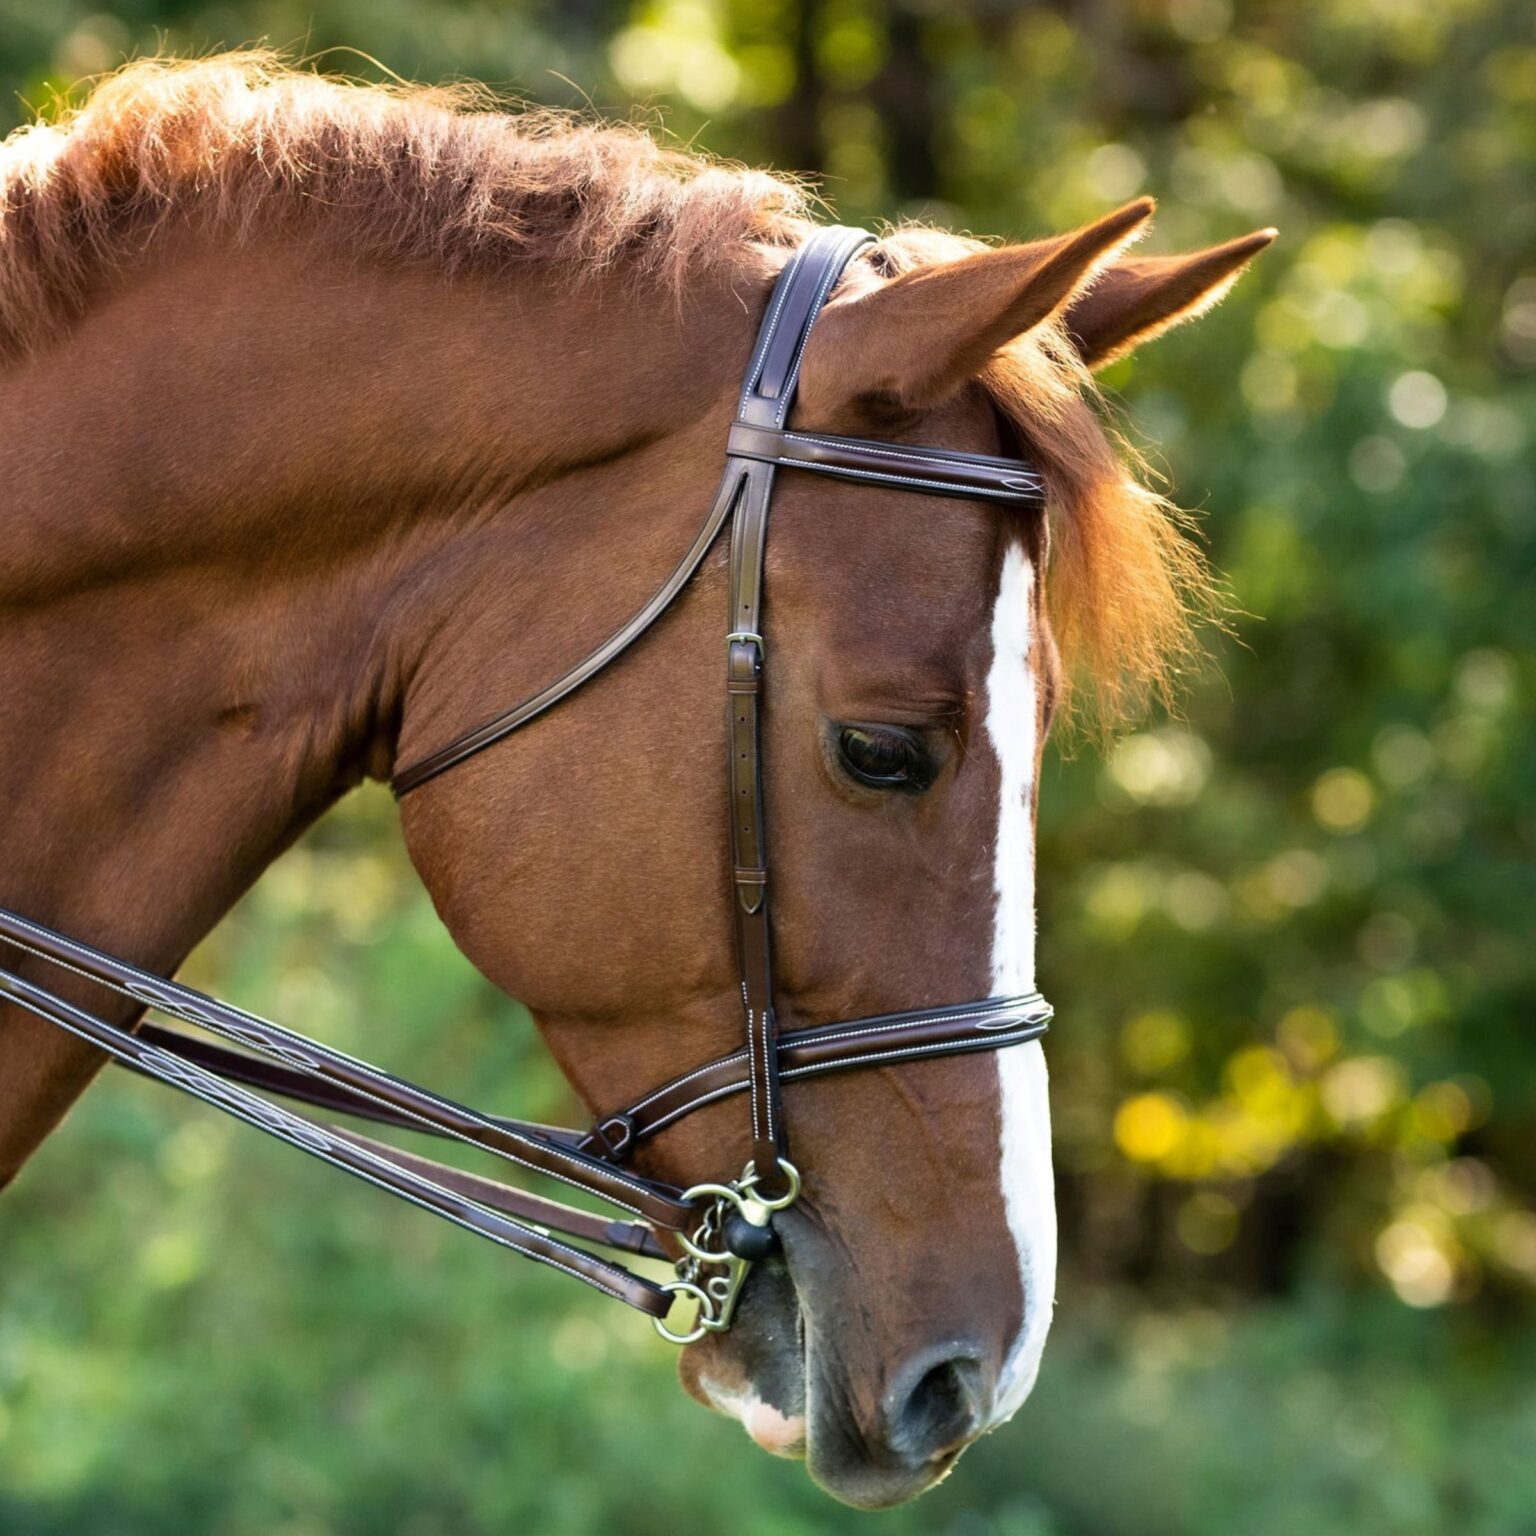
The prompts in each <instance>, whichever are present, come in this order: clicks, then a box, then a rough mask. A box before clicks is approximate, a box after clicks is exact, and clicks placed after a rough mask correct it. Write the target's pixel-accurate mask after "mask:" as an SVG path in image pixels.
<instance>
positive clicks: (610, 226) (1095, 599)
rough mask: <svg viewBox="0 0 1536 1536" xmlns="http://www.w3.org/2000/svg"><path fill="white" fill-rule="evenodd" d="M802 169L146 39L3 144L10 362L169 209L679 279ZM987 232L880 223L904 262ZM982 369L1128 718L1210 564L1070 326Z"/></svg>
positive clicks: (341, 241) (1089, 671) (52, 332)
mask: <svg viewBox="0 0 1536 1536" xmlns="http://www.w3.org/2000/svg"><path fill="white" fill-rule="evenodd" d="M810 202H811V199H810V197H809V195H808V193H807V192H806V191H805V189H804V188H803V187H802V186H801V185H800V184H799V183H797V182H795V181H794V180H792V179H790V178H787V177H784V176H780V175H776V174H773V173H770V172H766V171H760V170H752V169H748V168H745V167H742V166H737V165H731V164H727V163H724V162H721V161H718V160H715V159H712V158H710V157H708V156H705V155H702V154H699V153H695V152H692V151H684V150H678V149H673V148H668V147H665V146H663V145H661V144H659V143H658V142H657V141H656V139H655V138H654V137H652V135H651V134H649V133H647V132H646V131H644V130H643V129H641V128H639V127H635V126H631V125H623V124H611V123H601V122H592V121H588V120H585V119H582V118H579V117H575V116H573V115H571V114H568V113H559V112H551V111H546V110H542V109H524V110H521V111H519V112H516V113H509V112H507V111H505V110H497V103H496V102H495V100H494V99H493V98H491V97H490V95H489V93H487V92H486V91H485V90H484V89H483V88H480V87H476V86H471V85H454V86H447V87H427V86H418V85H388V86H386V85H372V84H359V83H355V82H348V81H343V80H338V79H335V78H331V77H327V76H323V75H320V74H318V73H316V72H314V71H313V70H311V69H305V68H296V67H293V66H292V65H291V64H289V63H288V62H287V61H286V60H285V59H284V58H283V57H282V56H281V55H279V54H277V53H274V52H270V51H266V50H243V51H240V52H236V53H227V54H221V55H215V56H212V57H206V58H201V59H194V60H183V59H171V58H149V59H142V60H138V61H136V62H134V63H131V64H128V65H127V66H125V67H124V68H122V69H120V70H118V71H117V72H116V73H114V74H112V75H109V76H107V77H105V78H104V79H103V80H101V81H100V82H98V83H97V84H96V85H95V87H94V88H93V89H92V90H91V92H90V93H89V95H88V96H87V97H86V99H85V100H84V101H83V102H82V103H81V104H80V105H78V106H76V107H73V108H70V109H67V110H64V111H62V112H60V113H59V115H58V116H57V117H56V118H55V119H54V120H52V121H39V122H35V123H32V124H29V125H27V126H25V127H23V128H20V129H18V130H17V131H16V132H15V133H13V134H11V135H10V136H9V138H7V139H6V140H5V141H4V142H3V144H0V361H3V360H14V359H19V358H23V357H26V356H27V355H29V354H31V353H33V352H36V351H38V350H40V349H42V348H43V347H45V346H47V345H48V344H49V343H50V342H52V341H53V340H55V339H56V338H57V337H58V336H59V335H60V334H62V333H64V332H66V331H67V330H68V329H69V327H70V326H71V325H72V324H73V323H74V322H75V321H77V320H78V319H79V318H80V316H81V315H83V314H84V313H85V311H86V310H87V309H88V307H89V305H90V303H91V302H92V299H93V298H94V297H95V296H96V295H97V293H98V292H99V291H100V290H101V289H102V287H103V286H104V285H105V284H106V283H107V282H108V281H109V280H110V278H111V276H112V275H113V274H114V273H115V272H117V271H119V270H121V269H122V268H123V267H124V266H126V265H127V264H129V263H130V262H132V261H135V260H141V259H142V258H143V256H144V254H145V251H146V247H147V246H148V245H149V244H150V242H152V240H153V237H154V235H155V234H156V232H157V231H158V230H160V229H161V228H163V227H165V226H167V225H170V224H172V223H175V224H177V225H182V226H185V225H193V224H195V225H199V226H201V227H202V228H203V229H205V230H207V231H209V232H212V233H217V234H220V235H222V236H223V237H224V238H227V239H230V240H233V241H242V240H246V239H249V238H252V237H253V236H256V235H267V234H270V232H271V231H272V230H273V229H274V228H277V229H288V230H292V231H294V232H295V233H302V234H304V235H305V236H306V237H308V238H312V239H316V240H319V241H323V242H325V243H327V244H328V245H331V246H332V247H333V248H335V249H337V250H339V251H343V252H345V253H346V254H347V255H348V256H349V257H351V258H353V259H357V258H374V259H380V260H390V261H405V262H413V263H414V262H419V263H429V264H432V265H434V266H436V267H437V268H439V269H440V270H442V271H444V272H446V273H449V274H452V273H458V272H466V271H471V270H480V271H484V270H488V269H489V270H494V269H496V268H498V267H506V266H508V265H511V264H514V263H518V262H526V261H539V262H548V263H554V264H559V265H560V266H561V267H562V269H564V270H566V271H568V272H570V273H571V274H572V275H573V276H580V275H583V274H593V273H604V272H613V271H615V270H619V269H622V270H623V271H625V272H626V273H630V274H634V275H636V276H640V277H644V278H648V279H650V280H653V281H658V282H661V283H664V284H666V285H668V286H670V287H672V288H674V289H677V290H681V289H682V288H683V287H684V286H685V285H686V283H687V282H688V280H689V279H690V278H691V277H694V276H696V275H698V274H699V273H700V272H701V271H702V270H703V269H705V268H707V267H708V266H710V265H711V264H718V263H724V262H729V261H733V260H735V259H736V258H737V257H738V256H739V253H740V252H741V250H742V248H743V247H744V246H745V245H748V244H759V245H763V244H766V245H774V246H793V245H796V244H798V243H799V242H800V241H801V240H802V239H803V238H804V236H805V232H806V229H807V225H808V215H809V212H810ZM980 248H981V246H980V243H979V242H977V241H975V240H969V239H964V238H962V237H960V236H956V235H951V234H946V233H943V232H941V231H938V230H933V229H928V228H924V227H919V226H909V227H904V228H898V229H895V230H892V231H889V232H887V234H886V236H885V238H884V239H883V240H882V241H881V243H880V245H879V246H878V247H877V248H876V250H875V258H874V259H875V261H876V263H877V265H879V266H880V267H881V268H882V269H883V270H885V271H887V272H889V273H894V272H898V271H903V270H906V269H908V268H909V267H911V266H913V265H917V264H920V263H922V262H924V261H935V260H953V259H955V258H957V257H958V256H961V255H964V254H967V253H968V252H971V251H974V250H977V249H980ZM982 383H983V385H984V387H985V388H986V390H987V391H988V393H989V394H990V396H991V397H992V399H993V401H994V402H995V404H996V405H997V407H998V409H999V410H1000V412H1001V413H1002V414H1003V416H1004V417H1005V418H1006V419H1007V420H1008V421H1010V422H1011V423H1013V425H1014V427H1015V428H1016V430H1017V432H1018V433H1019V435H1020V436H1021V438H1022V439H1023V444H1022V447H1023V449H1024V451H1027V452H1028V453H1029V454H1030V455H1031V456H1032V457H1034V458H1035V459H1036V460H1037V461H1038V462H1039V464H1040V467H1041V469H1042V472H1043V473H1044V475H1045V477H1046V480H1047V483H1048V485H1049V487H1050V490H1051V500H1052V531H1053V537H1052V579H1051V582H1050V584H1049V595H1050V603H1051V611H1052V618H1053V625H1054V628H1055V630H1056V633H1057V637H1058V641H1059V644H1060V647H1061V651H1062V655H1063V661H1064V663H1065V667H1066V675H1067V676H1068V677H1070V676H1071V674H1072V672H1073V671H1074V670H1076V671H1078V672H1081V673H1082V674H1084V675H1086V676H1087V677H1089V678H1090V679H1091V680H1092V682H1093V684H1094V687H1093V689H1092V698H1093V701H1094V711H1093V712H1094V713H1095V714H1096V715H1097V716H1098V718H1099V719H1100V720H1101V721H1102V722H1103V723H1104V724H1105V725H1106V726H1111V725H1113V724H1115V723H1116V722H1118V721H1120V720H1122V719H1124V718H1127V717H1128V716H1129V715H1131V714H1133V713H1134V712H1135V711H1137V710H1138V709H1139V708H1140V707H1141V706H1142V704H1143V703H1145V701H1146V700H1147V698H1148V697H1149V695H1160V696H1162V697H1163V698H1165V699H1166V698H1167V697H1168V695H1169V687H1170V679H1171V678H1172V677H1173V676H1174V675H1175V674H1176V673H1177V672H1178V671H1179V670H1180V669H1181V666H1182V664H1183V663H1184V662H1185V661H1186V660H1188V659H1190V658H1191V657H1192V656H1193V654H1194V652H1195V649H1196V647H1195V645H1194V642H1193V640H1192V632H1193V631H1192V620H1193V618H1194V617H1195V616H1196V615H1197V614H1199V613H1201V612H1204V611H1208V610H1209V608H1210V601H1209V598H1210V591H1211V588H1210V584H1209V581H1208V578H1207V575H1206V571H1205V566H1204V563H1203V560H1202V559H1201V556H1200V554H1199V552H1198V550H1197V549H1196V548H1195V547H1194V545H1192V544H1191V543H1190V541H1189V539H1188V538H1187V536H1186V530H1185V528H1184V526H1183V524H1182V521H1181V519H1180V518H1179V516H1178V514H1176V513H1175V512H1174V511H1173V509H1172V508H1170V507H1169V506H1168V505H1167V504H1166V503H1165V502H1164V501H1163V500H1162V499H1161V498H1160V497H1158V496H1156V495H1154V494H1153V493H1151V492H1150V491H1148V490H1146V489H1145V488H1144V487H1143V486H1142V485H1141V484H1140V483H1139V481H1138V479H1137V476H1136V464H1135V460H1134V456H1133V455H1131V454H1129V453H1128V452H1127V451H1126V450H1125V449H1124V447H1123V445H1120V447H1119V448H1118V450H1117V448H1116V447H1112V446H1111V444H1110V441H1109V440H1108V438H1107V437H1106V435H1105V433H1104V430H1103V427H1102V424H1101V422H1100V420H1099V416H1098V414H1097V412H1096V411H1095V410H1094V409H1093V408H1092V405H1091V404H1090V402H1093V401H1094V400H1095V399H1096V395H1095V391H1094V389H1093V385H1092V382H1091V379H1090V378H1089V375H1088V374H1087V372H1086V370H1085V369H1083V368H1082V367H1081V365H1080V364H1079V363H1078V362H1077V359H1076V354H1075V353H1074V352H1073V349H1072V347H1071V345H1070V343H1069V342H1068V341H1067V339H1066V335H1065V332H1064V330H1063V329H1062V328H1061V326H1060V325H1059V324H1047V325H1045V326H1041V327H1037V328H1036V330H1035V331H1034V332H1032V333H1030V335H1029V336H1028V337H1025V338H1023V339H1022V340H1021V341H1020V342H1018V343H1016V344H1014V345H1013V346H1012V347H1010V348H1008V349H1006V350H1005V351H1004V352H1002V353H1000V354H999V355H998V356H997V358H996V359H995V360H994V362H993V363H992V365H991V366H990V367H989V368H988V369H987V370H986V372H985V373H984V374H983V376H982Z"/></svg>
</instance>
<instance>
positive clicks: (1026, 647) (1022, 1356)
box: [987, 544, 1056, 1424]
mask: <svg viewBox="0 0 1536 1536" xmlns="http://www.w3.org/2000/svg"><path fill="white" fill-rule="evenodd" d="M1033 588H1034V570H1033V568H1032V567H1031V565H1030V563H1029V560H1028V558H1027V557H1026V555H1025V553H1024V549H1023V546H1022V545H1020V544H1012V545H1010V546H1009V548H1008V551H1007V553H1006V554H1005V555H1004V557H1003V574H1002V580H1001V583H1000V585H999V588H998V594H997V606H996V608H995V609H994V610H993V613H992V666H991V670H990V671H989V672H988V674H987V734H988V735H989V736H990V737H991V740H992V746H993V750H994V751H996V753H997V758H998V763H999V765H1000V767H1001V770H1002V792H1001V796H1000V799H999V806H998V822H997V847H996V854H995V858H996V863H995V866H994V869H993V885H994V888H995V890H996V893H997V912H996V917H995V919H994V925H993V931H992V990H993V992H994V993H996V994H999V995H1008V994H1011V993H1018V992H1032V991H1033V990H1034V987H1035V847H1034V841H1035V839H1034V815H1033V806H1034V789H1035V783H1034V780H1035V752H1036V747H1037V745H1038V732H1039V726H1038V721H1039V710H1038V702H1039V701H1038V698H1037V693H1036V680H1035V674H1034V670H1033V667H1032V665H1031V657H1030V640H1031V627H1032V624H1031V621H1032V617H1033V607H1032V597H1033ZM993 1059H994V1060H995V1061H996V1062H997V1075H998V1086H999V1090H1000V1095H1001V1110H1002V1124H1003V1134H1002V1186H1003V1203H1004V1207H1005V1209H1006V1210H1007V1213H1008V1226H1009V1229H1010V1231H1011V1232H1012V1234H1013V1241H1014V1246H1015V1247H1016V1248H1017V1250H1018V1255H1019V1276H1020V1279H1021V1281H1022V1283H1023V1287H1024V1297H1025V1310H1024V1325H1023V1327H1022V1329H1021V1330H1020V1332H1019V1337H1018V1339H1017V1340H1016V1341H1015V1343H1014V1346H1013V1348H1012V1350H1011V1351H1010V1352H1009V1355H1008V1359H1007V1360H1006V1362H1005V1363H1004V1366H1003V1372H1002V1376H1001V1378H1000V1379H999V1381H998V1384H997V1395H996V1399H995V1403H994V1408H993V1413H992V1418H991V1423H993V1424H1000V1423H1002V1421H1003V1420H1004V1419H1007V1418H1009V1417H1010V1416H1011V1415H1012V1414H1013V1413H1014V1412H1015V1410H1016V1409H1017V1408H1018V1406H1019V1404H1020V1403H1022V1402H1023V1401H1024V1399H1025V1398H1026V1397H1027V1396H1028V1395H1029V1390H1030V1388H1031V1387H1032V1386H1033V1385H1034V1383H1035V1374H1036V1372H1037V1371H1038V1370H1039V1368H1040V1354H1041V1351H1042V1350H1043V1349H1044V1348H1045V1335H1046V1333H1047V1331H1048V1330H1049V1328H1050V1326H1051V1309H1052V1307H1053V1306H1054V1305H1055V1299H1056V1192H1055V1186H1054V1183H1053V1181H1052V1177H1051V1111H1050V1104H1049V1102H1048V1100H1047V1096H1046V1070H1045V1053H1044V1051H1043V1049H1042V1048H1041V1046H1040V1043H1039V1042H1038V1041H1033V1042H1031V1043H1030V1044H1028V1045H1016V1046H1013V1047H1011V1048H1010V1049H1008V1050H1005V1051H998V1052H997V1053H996V1054H995V1056H994V1058H993Z"/></svg>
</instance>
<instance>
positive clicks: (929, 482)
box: [730, 422, 1045, 507]
mask: <svg viewBox="0 0 1536 1536" xmlns="http://www.w3.org/2000/svg"><path fill="white" fill-rule="evenodd" d="M730 453H731V456H732V457H733V458H738V459H752V460H754V461H756V462H757V463H760V464H777V465H783V466H784V467H785V468H790V469H809V470H814V471H815V472H816V473H817V474H822V475H834V476H836V477H838V478H839V479H843V480H856V481H859V482H861V483H865V484H870V485H886V486H895V487H896V488H897V489H899V490H903V491H926V492H927V493H928V494H929V495H932V496H958V497H962V498H964V499H965V500H967V501H996V502H1002V503H1003V504H1004V505H1007V506H1023V507H1042V506H1044V505H1045V482H1044V481H1043V480H1042V479H1041V478H1040V476H1039V475H1037V474H1036V473H1035V472H1034V471H1033V470H1032V469H1030V468H1029V467H1028V466H1027V465H1025V464H1021V463H1020V462H1019V461H1018V460H1017V459H1003V458H996V457H994V456H993V455H991V454H987V453H960V452H958V451H957V450H955V449H952V448H921V447H913V446H911V445H910V444H907V443H884V442H877V441H875V440H874V439H873V438H868V437H835V436H832V435H830V434H828V433H825V432H788V431H781V430H776V429H774V428H771V427H757V426H749V425H747V424H746V423H743V422H738V423H737V424H736V425H735V426H734V427H732V428H731V436H730Z"/></svg>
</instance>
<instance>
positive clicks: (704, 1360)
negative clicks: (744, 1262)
mask: <svg viewBox="0 0 1536 1536" xmlns="http://www.w3.org/2000/svg"><path fill="white" fill-rule="evenodd" d="M678 1372H679V1375H680V1376H681V1378H682V1382H683V1386H684V1387H685V1388H686V1389H687V1390H688V1392H689V1393H690V1394H691V1395H692V1396H694V1397H696V1398H697V1399H698V1400H699V1401H700V1402H701V1403H703V1404H704V1405H705V1406H706V1407H709V1408H713V1409H714V1410H715V1411H716V1412H717V1413H723V1414H724V1415H725V1416H726V1417H727V1418H732V1419H737V1420H739V1421H740V1423H741V1425H742V1427H743V1428H744V1429H745V1430H746V1432H747V1433H748V1434H749V1435H750V1436H751V1437H752V1439H753V1440H754V1441H756V1443H757V1444H758V1445H759V1446H761V1447H762V1448H763V1450H765V1451H767V1452H768V1453H769V1454H770V1455H772V1456H783V1457H787V1458H789V1459H791V1460H800V1459H802V1458H803V1457H804V1456H805V1453H806V1439H805V1382H806V1372H805V1338H804V1327H803V1323H802V1320H801V1315H800V1302H799V1298H798V1297H797V1296H796V1294H795V1288H794V1285H793V1283H792V1282H791V1281H790V1278H789V1273H788V1271H787V1270H786V1269H785V1267H784V1264H783V1261H782V1260H772V1261H770V1262H768V1263H764V1264H759V1265H757V1266H755V1267H754V1268H753V1271H752V1273H751V1275H750V1276H749V1277H748V1279H747V1283H746V1285H745V1287H744V1288H743V1289H742V1293H741V1301H740V1304H739V1305H738V1307H737V1311H736V1321H735V1323H734V1325H733V1326H732V1328H731V1331H730V1332H729V1333H727V1334H720V1335H716V1336H715V1337H714V1338H712V1339H710V1340H708V1341H707V1342H705V1343H701V1344H697V1345H695V1346H693V1347H692V1348H690V1349H685V1350H684V1351H683V1354H682V1359H681V1361H680V1362H679V1366H678Z"/></svg>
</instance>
